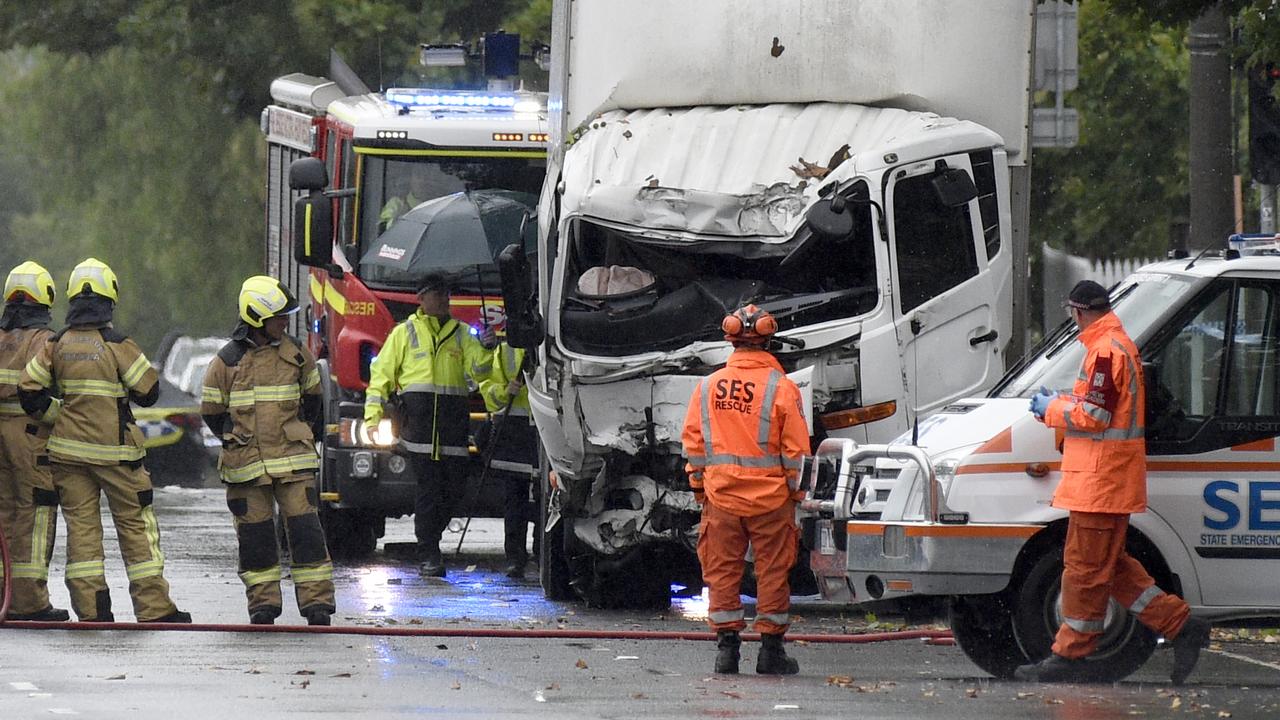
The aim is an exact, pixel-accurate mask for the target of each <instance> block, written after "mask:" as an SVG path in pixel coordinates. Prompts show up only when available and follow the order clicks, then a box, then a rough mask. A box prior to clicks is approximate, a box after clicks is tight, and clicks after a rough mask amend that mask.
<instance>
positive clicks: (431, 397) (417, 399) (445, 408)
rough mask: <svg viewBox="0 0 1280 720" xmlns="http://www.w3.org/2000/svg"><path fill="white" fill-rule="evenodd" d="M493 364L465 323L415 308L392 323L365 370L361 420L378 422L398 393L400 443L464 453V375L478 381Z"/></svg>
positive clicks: (436, 454) (435, 452)
mask: <svg viewBox="0 0 1280 720" xmlns="http://www.w3.org/2000/svg"><path fill="white" fill-rule="evenodd" d="M491 367H492V358H491V352H490V351H489V350H485V349H484V347H483V346H482V345H481V344H480V341H479V340H476V339H475V338H474V337H472V336H471V333H470V328H468V327H467V326H466V325H465V324H463V323H460V322H458V321H457V320H454V319H453V318H450V319H448V320H447V321H445V322H444V323H441V322H440V320H439V319H438V318H435V317H431V316H428V315H424V314H423V312H422V311H421V310H418V311H417V312H415V313H414V314H413V315H410V316H409V318H408V319H407V320H405V321H404V322H402V323H400V324H399V325H396V326H395V327H394V328H392V330H391V334H390V335H388V336H387V341H386V343H384V344H383V346H382V349H381V350H379V351H378V356H377V357H376V358H375V359H374V361H373V364H372V365H371V366H370V368H369V387H368V389H367V390H365V400H364V420H365V422H366V423H369V424H377V422H378V421H379V420H381V419H382V415H383V412H384V409H383V406H384V404H385V403H386V402H387V401H388V400H390V399H391V398H392V397H393V396H396V395H398V396H399V397H400V398H401V399H402V401H403V403H404V412H405V417H404V421H403V422H402V423H401V427H400V439H399V442H400V445H401V446H402V447H404V448H405V449H406V450H408V451H410V452H417V453H423V454H429V455H431V457H432V458H433V459H436V460H439V459H440V458H442V457H445V456H455V457H467V455H468V447H469V442H468V440H467V437H468V434H469V429H470V427H469V420H468V413H467V396H468V395H469V394H470V392H471V390H470V387H469V386H468V385H467V379H468V378H470V379H471V382H472V383H474V384H475V385H477V386H478V385H479V384H480V383H481V382H483V381H484V379H485V378H486V377H488V375H489V371H490V369H491Z"/></svg>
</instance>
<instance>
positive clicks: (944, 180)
mask: <svg viewBox="0 0 1280 720" xmlns="http://www.w3.org/2000/svg"><path fill="white" fill-rule="evenodd" d="M930 182H931V183H932V184H933V191H934V192H935V193H937V195H938V201H939V202H941V203H942V204H943V205H946V206H947V207H951V208H955V207H962V206H964V205H967V204H968V203H969V202H970V201H971V200H973V199H974V198H976V197H978V186H977V185H974V184H973V178H971V177H969V173H967V172H965V171H964V170H961V169H959V168H950V169H947V170H943V171H942V172H940V173H938V174H937V175H934V176H933V179H932V180H930Z"/></svg>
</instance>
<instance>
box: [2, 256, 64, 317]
mask: <svg viewBox="0 0 1280 720" xmlns="http://www.w3.org/2000/svg"><path fill="white" fill-rule="evenodd" d="M53 297H54V290H53V276H52V275H50V274H49V271H48V270H45V269H44V266H43V265H41V264H40V263H37V262H32V261H30V260H28V261H26V262H24V263H22V264H21V265H19V266H18V267H16V268H14V269H13V270H11V271H9V277H8V278H7V279H6V280H5V281H4V301H5V302H18V301H22V300H24V299H27V298H29V299H30V300H31V301H33V302H38V303H40V304H41V305H44V306H45V307H53Z"/></svg>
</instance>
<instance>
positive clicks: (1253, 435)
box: [1143, 279, 1280, 607]
mask: <svg viewBox="0 0 1280 720" xmlns="http://www.w3.org/2000/svg"><path fill="white" fill-rule="evenodd" d="M1147 345H1148V347H1149V348H1150V351H1149V352H1144V353H1143V357H1144V365H1145V366H1146V375H1147V377H1146V387H1147V423H1146V435H1147V455H1148V461H1147V471H1148V477H1147V488H1148V505H1149V511H1150V512H1152V513H1155V514H1157V515H1159V516H1160V517H1162V518H1163V519H1164V520H1165V521H1166V522H1167V523H1168V524H1169V525H1170V526H1171V527H1172V528H1173V529H1174V531H1175V532H1176V533H1177V534H1178V535H1179V537H1180V538H1181V540H1182V542H1183V544H1184V545H1185V547H1186V550H1187V552H1188V553H1189V555H1190V557H1191V561H1192V563H1193V564H1194V566H1195V568H1196V575H1197V578H1195V579H1196V580H1198V581H1199V585H1200V592H1201V597H1202V601H1203V603H1204V604H1205V605H1210V606H1245V607H1247V606H1275V605H1276V602H1277V598H1280V572H1277V570H1280V454H1277V451H1276V436H1277V435H1280V281H1277V280H1265V279H1235V280H1229V279H1222V280H1219V281H1217V282H1215V283H1214V284H1212V285H1210V286H1209V287H1208V288H1206V289H1205V290H1204V291H1203V292H1202V293H1201V294H1200V295H1198V296H1197V297H1196V299H1195V300H1194V301H1193V302H1192V303H1190V304H1189V306H1188V307H1187V309H1186V310H1184V311H1183V312H1182V313H1180V314H1179V315H1177V316H1175V318H1174V321H1173V322H1171V323H1169V327H1168V328H1167V329H1166V330H1165V331H1163V332H1162V333H1161V334H1160V335H1157V336H1156V337H1154V338H1153V339H1152V341H1151V342H1149V343H1147ZM1182 582H1183V585H1184V587H1187V586H1189V585H1190V583H1191V582H1194V580H1193V579H1192V578H1183V579H1182Z"/></svg>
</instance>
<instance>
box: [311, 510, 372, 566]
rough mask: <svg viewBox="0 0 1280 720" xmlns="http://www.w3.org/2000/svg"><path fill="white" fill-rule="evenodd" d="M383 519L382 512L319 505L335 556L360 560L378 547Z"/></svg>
mask: <svg viewBox="0 0 1280 720" xmlns="http://www.w3.org/2000/svg"><path fill="white" fill-rule="evenodd" d="M383 522H384V519H383V518H382V516H381V515H380V514H375V513H370V512H368V511H365V510H353V509H350V508H326V507H322V508H320V524H321V525H322V526H324V538H325V544H326V545H328V546H329V556H330V557H331V558H333V559H334V560H359V559H361V558H366V557H368V556H370V555H372V554H373V551H374V550H375V549H376V548H377V547H378V537H379V536H380V535H381V534H382V533H381V530H382V527H383V525H382V523H383Z"/></svg>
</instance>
